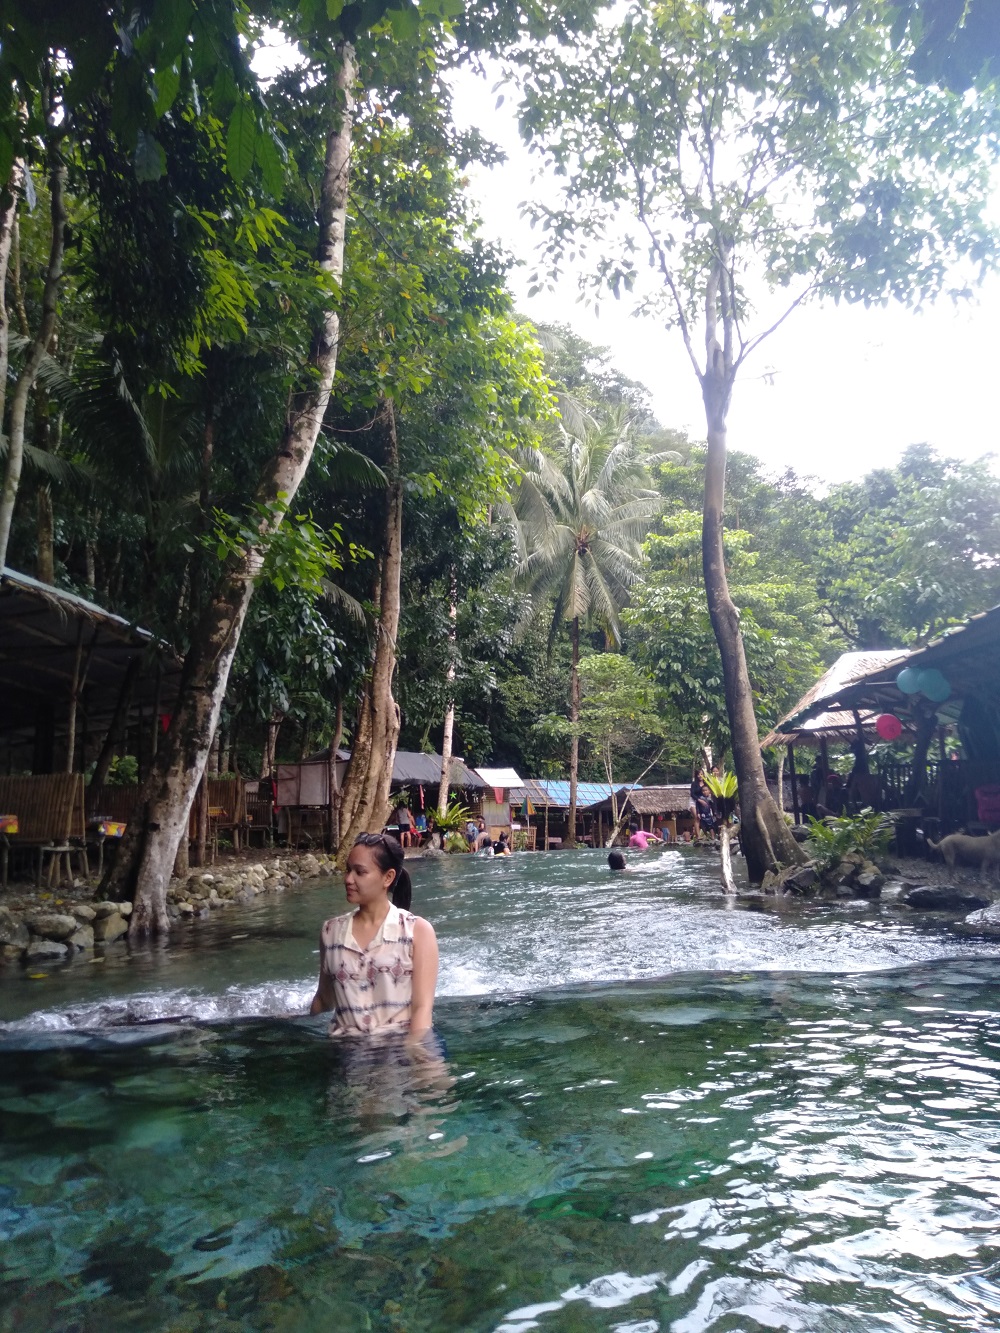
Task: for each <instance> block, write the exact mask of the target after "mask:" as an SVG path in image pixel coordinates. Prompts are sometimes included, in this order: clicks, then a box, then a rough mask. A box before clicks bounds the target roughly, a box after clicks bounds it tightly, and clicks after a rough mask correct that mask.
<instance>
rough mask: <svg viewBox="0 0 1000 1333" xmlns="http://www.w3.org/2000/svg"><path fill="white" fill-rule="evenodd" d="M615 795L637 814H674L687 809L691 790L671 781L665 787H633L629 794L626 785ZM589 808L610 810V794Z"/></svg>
mask: <svg viewBox="0 0 1000 1333" xmlns="http://www.w3.org/2000/svg"><path fill="white" fill-rule="evenodd" d="M617 796H618V800H619V803H620V802H621V801H622V800H624V801H625V802H626V803H627V805H628V806H629V808H630V809H632V810H634V811H635V813H636V814H637V815H676V814H682V813H683V812H684V811H685V810H687V808H688V801H689V800H690V799H691V791H690V788H689V787H687V786H684V785H682V784H680V783H672V784H671V785H670V786H666V787H634V788H633V789H632V792H631V794H629V791H628V788H627V787H626V788H624V789H622V790H621V791H619V792H618V793H617ZM591 808H592V809H593V810H594V811H595V812H596V811H597V810H602V811H608V810H610V809H611V798H610V796H609V797H608V798H606V799H605V800H603V801H601V802H599V803H598V804H597V805H595V806H592V807H591Z"/></svg>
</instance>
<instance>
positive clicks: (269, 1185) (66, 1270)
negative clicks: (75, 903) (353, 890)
mask: <svg viewBox="0 0 1000 1333" xmlns="http://www.w3.org/2000/svg"><path fill="white" fill-rule="evenodd" d="M539 863H540V864H539ZM546 863H547V864H546ZM645 864H646V865H647V866H648V867H649V869H648V870H647V871H644V873H643V874H641V875H636V876H633V877H630V880H629V881H628V882H627V883H626V882H625V881H621V880H615V881H610V882H609V876H608V875H607V872H606V871H605V872H604V873H603V877H601V875H600V873H599V866H598V864H597V862H596V860H595V858H594V857H593V856H591V858H590V860H589V861H588V860H587V855H586V854H585V853H579V854H575V855H573V854H569V853H567V854H564V855H563V856H559V857H555V856H553V857H537V858H534V860H533V859H532V858H528V857H521V858H513V859H512V861H510V862H508V863H506V864H505V865H503V866H502V867H498V868H497V869H498V870H499V873H498V874H493V873H492V872H493V869H494V867H493V866H490V865H486V866H484V865H482V863H480V864H479V865H470V864H468V863H463V864H462V865H461V866H459V867H456V866H454V865H452V864H451V863H448V864H447V865H445V866H442V867H439V866H433V867H432V866H422V867H420V868H419V871H420V873H419V879H418V893H419V894H420V898H421V907H423V908H425V909H426V911H427V913H428V915H430V916H431V917H432V918H433V919H434V920H435V921H436V923H438V924H439V926H440V934H441V936H442V944H443V948H442V953H443V957H444V959H445V963H444V968H443V977H444V981H445V987H446V989H448V990H450V992H451V993H450V994H449V995H447V996H446V997H445V998H444V999H443V1000H442V1001H441V1003H440V1005H439V1010H438V1028H439V1031H440V1034H441V1036H442V1038H443V1040H444V1042H445V1044H446V1057H445V1058H444V1059H442V1060H438V1061H429V1062H423V1061H422V1062H420V1063H418V1064H416V1065H414V1064H413V1063H412V1062H411V1061H410V1060H409V1059H408V1058H407V1056H406V1055H405V1053H404V1052H403V1051H402V1050H401V1049H399V1048H397V1047H395V1046H393V1045H383V1046H378V1047H376V1048H373V1049H371V1050H370V1051H369V1052H368V1058H366V1057H365V1055H364V1054H363V1053H362V1051H361V1049H360V1048H358V1047H347V1048H345V1047H343V1046H339V1045H335V1044H332V1043H330V1042H329V1041H328V1040H327V1039H326V1037H325V1024H324V1023H323V1021H322V1020H310V1019H303V1018H291V1019H289V1018H280V1017H277V1016H274V1015H275V1014H276V1013H277V1012H279V1011H280V1009H281V1008H282V1006H284V1007H286V1008H287V1007H288V1005H289V1002H290V1001H291V1000H292V999H294V998H295V997H296V996H305V995H307V993H308V990H309V981H308V973H309V972H310V971H311V968H312V955H311V949H312V948H313V947H315V945H314V941H315V933H316V931H315V927H316V923H317V920H318V916H321V915H322V914H323V908H322V907H321V902H320V900H321V899H322V900H323V901H324V902H325V903H327V904H330V903H331V902H332V907H331V906H327V907H326V909H325V910H334V909H335V908H336V907H338V906H339V901H337V900H336V895H334V894H333V893H332V892H331V889H330V886H321V887H319V888H318V889H317V890H316V891H309V892H308V893H302V894H299V895H296V896H295V897H294V898H293V897H291V896H289V897H288V898H287V899H286V900H285V901H284V902H281V903H272V904H269V905H266V906H258V907H255V908H254V911H255V912H258V911H260V912H266V913H272V914H273V917H272V918H271V919H270V920H271V925H270V932H271V933H270V934H269V935H268V936H266V937H265V938H263V939H258V940H256V941H254V940H252V939H248V940H232V939H231V938H229V937H230V936H231V935H233V934H240V933H242V931H241V930H240V927H239V926H238V925H237V926H235V927H234V925H233V921H235V920H236V918H235V917H234V918H233V919H232V920H230V921H226V922H224V923H220V922H217V921H216V922H211V923H206V926H207V927H208V928H207V929H206V930H205V931H204V932H203V933H204V934H205V935H206V936H207V935H209V934H211V933H214V934H215V936H216V938H217V943H218V944H221V942H222V940H223V938H225V939H226V941H227V942H226V947H225V948H221V947H220V948H217V949H215V950H214V951H213V952H212V953H211V954H209V953H208V952H206V951H205V950H204V949H201V950H199V949H197V948H194V947H190V942H189V944H188V945H187V946H186V947H183V948H182V947H178V948H175V949H174V950H172V951H169V952H167V953H162V952H161V953H160V954H158V955H149V956H145V957H143V958H133V960H132V961H131V962H124V961H122V962H120V963H111V964H105V965H104V968H105V969H106V970H105V971H104V972H103V975H102V976H101V977H100V978H99V979H98V980H95V979H94V973H100V972H102V969H100V968H90V967H88V968H86V969H83V968H80V967H74V968H70V969H67V970H66V971H65V972H64V973H62V974H58V975H57V974H52V975H49V976H47V977H46V979H44V980H40V981H36V982H34V983H29V982H28V981H27V980H23V981H19V982H18V983H17V984H15V985H7V984H5V985H4V986H3V987H2V988H0V1003H2V1004H3V1006H4V1009H3V1012H4V1013H5V1014H6V1016H7V1018H8V1019H9V1020H10V1021H9V1022H8V1024H7V1027H6V1030H5V1031H3V1032H2V1033H0V1309H2V1311H3V1313H2V1314H0V1328H4V1329H7V1328H10V1329H14V1328H16V1329H18V1330H21V1329H39V1330H42V1329H44V1330H50V1329H65V1330H70V1329H79V1330H91V1329H94V1330H97V1329H101V1330H106V1329H108V1328H128V1329H164V1330H166V1329H170V1330H178V1331H180V1330H197V1329H234V1330H235V1329H244V1328H250V1329H258V1328H259V1329H276V1330H277V1329H281V1330H284V1329H287V1330H309V1329H314V1328H315V1329H323V1330H336V1331H337V1333H339V1331H340V1330H354V1329H358V1330H361V1329H371V1330H386V1331H387V1333H402V1331H403V1330H409V1331H411V1333H416V1331H417V1330H421V1331H423V1330H427V1331H428V1333H438V1330H441V1331H444V1330H484V1331H485V1330H495V1331H497V1333H528V1330H531V1329H538V1330H541V1333H568V1331H569V1330H588V1331H589V1330H615V1333H666V1331H667V1330H671V1333H695V1331H696V1330H702V1329H713V1330H716V1329H718V1330H745V1331H747V1333H750V1331H755V1330H760V1329H789V1330H803V1333H813V1331H814V1330H815V1331H817V1333H819V1331H824V1333H825V1331H826V1330H831V1331H833V1330H836V1331H837V1333H840V1331H841V1330H858V1333H862V1331H863V1333H868V1331H869V1330H911V1329H913V1330H924V1329H949V1330H950V1329H969V1330H981V1329H991V1328H996V1327H1000V1282H998V1280H997V1279H998V1264H1000V1172H998V1163H1000V1109H998V1102H997V1098H998V1090H1000V1003H998V1000H1000V992H998V987H997V982H996V973H997V967H996V957H997V951H996V950H995V949H994V950H992V951H991V950H990V948H989V947H988V946H979V954H980V955H981V956H976V951H975V949H973V948H972V947H970V946H968V945H965V944H962V943H961V942H960V941H958V940H957V939H956V938H954V937H952V936H951V935H950V934H949V932H948V927H947V923H945V922H933V921H930V920H927V919H924V920H916V919H914V918H913V917H912V916H905V915H904V914H903V911H902V910H901V909H894V908H892V907H889V906H885V907H881V908H871V907H864V908H863V909H854V908H836V909H832V910H827V911H826V914H825V915H824V912H823V909H815V910H814V911H810V912H807V913H806V914H805V915H804V916H794V917H793V916H790V915H787V914H779V915H772V914H770V913H760V912H751V911H746V910H743V909H739V908H738V909H735V910H733V909H728V910H727V909H726V908H725V907H724V905H722V904H721V903H720V902H719V901H718V900H717V899H716V898H715V896H714V889H713V884H712V878H711V874H712V867H711V866H710V864H708V863H705V862H700V861H697V860H696V859H695V858H693V857H692V858H688V859H687V860H685V861H683V862H682V861H680V860H679V859H678V860H677V861H661V860H660V859H659V858H650V860H649V861H647V862H646V863H645ZM519 866H521V867H523V868H522V869H520V870H519V869H518V867H519ZM546 881H548V883H547V884H546ZM307 908H311V910H312V912H313V916H312V917H311V918H310V919H308V920H307V917H306V909H307ZM317 908H320V910H319V912H318V915H317V913H316V909H317ZM242 920H243V921H245V918H242ZM259 924H261V925H264V924H266V921H265V918H263V917H262V918H261V920H260V923H259ZM643 941H645V948H644V950H642V951H640V948H639V946H640V944H641V943H642V942H643ZM755 949H757V950H759V951H760V952H761V953H762V954H763V959H764V962H765V963H767V962H769V961H770V960H773V959H775V958H777V959H779V960H780V970H768V971H751V970H749V968H748V962H749V955H751V954H752V953H753V951H754V950H755ZM657 951H659V955H660V956H662V957H663V958H665V959H666V960H667V965H666V967H664V966H662V965H661V966H659V967H658V966H657V962H658V952H657ZM303 954H306V955H308V957H307V958H306V959H305V960H304V961H303ZM960 955H961V956H960ZM588 958H589V960H590V962H589V966H590V973H589V977H587V976H586V973H585V971H583V969H585V968H586V966H587V959H588ZM727 959H729V960H731V961H729V962H728V963H727V961H726V960H727ZM699 960H701V963H700V965H699ZM736 960H739V961H738V962H737V961H736ZM892 964H896V966H891V965H892ZM899 964H902V965H899ZM616 967H620V968H621V971H620V972H618V973H616V972H615V971H614V970H613V969H614V968H616ZM887 967H891V970H874V969H876V968H882V969H885V968H887ZM859 969H865V970H859ZM668 970H669V971H671V973H672V974H671V975H669V976H666V977H661V978H659V979H655V978H653V977H652V976H651V974H652V973H655V972H657V971H660V972H664V971H668ZM581 973H582V975H581ZM643 974H645V975H643ZM526 978H527V982H528V988H529V989H530V990H533V992H534V993H531V994H526V993H524V990H523V989H521V988H522V986H523V985H524V983H525V979H526ZM584 978H586V979H584ZM546 981H556V982H560V983H563V982H566V981H571V982H572V983H573V984H571V985H569V986H566V985H562V986H561V988H559V989H554V990H547V991H546V990H542V989H539V987H541V986H542V985H544V984H546ZM463 984H464V986H465V993H464V994H462V993H461V992H462V986H463ZM32 987H34V989H32ZM51 987H57V988H59V989H58V991H52V990H50V989H49V988H51ZM102 987H103V990H102V989H101V988H102ZM473 989H475V990H476V991H478V992H479V993H475V994H470V993H469V992H470V991H472V990H473ZM487 991H488V992H489V993H487ZM26 996H34V997H35V1009H34V1010H33V1011H31V1010H30V1008H29V1007H28V1006H27V1001H26V998H25V997H26ZM102 996H103V998H102ZM252 1001H256V1002H259V1003H260V1004H261V1006H262V1007H263V1008H268V1007H269V1008H270V1009H271V1012H272V1016H268V1017H263V1018H250V1017H246V1016H235V1017H223V1016H222V1015H223V1014H224V1013H226V1012H228V1013H232V1014H236V1015H239V1013H240V1010H241V1006H244V1007H245V1006H246V1005H248V1004H250V1003H251V1002H252ZM171 1011H172V1012H174V1013H187V1014H189V1015H191V1016H190V1017H187V1018H184V1019H183V1020H182V1021H176V1020H175V1021H165V1020H163V1019H162V1018H161V1019H160V1021H156V1022H147V1023H141V1024H135V1023H128V1022H127V1021H126V1020H128V1019H129V1017H130V1016H132V1017H134V1016H135V1015H136V1014H143V1013H144V1014H146V1015H147V1016H156V1015H158V1014H161V1015H162V1014H166V1013H168V1012H171ZM198 1015H201V1016H200V1017H199V1016H198ZM207 1017H211V1018H212V1021H206V1018H207ZM85 1022H86V1023H87V1024H88V1026H84V1024H85ZM98 1023H101V1024H103V1025H102V1026H95V1025H96V1024H98Z"/></svg>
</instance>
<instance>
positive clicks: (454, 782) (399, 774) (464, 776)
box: [302, 750, 487, 791]
mask: <svg viewBox="0 0 1000 1333" xmlns="http://www.w3.org/2000/svg"><path fill="white" fill-rule="evenodd" d="M328 755H329V751H327V750H320V751H319V753H318V754H314V755H310V756H309V758H308V759H304V760H303V761H302V762H303V763H306V764H323V763H327V762H328ZM350 757H351V752H350V750H338V751H337V758H338V759H342V760H346V759H350ZM448 771H449V774H450V777H449V782H450V784H451V786H453V787H471V788H473V789H475V790H476V791H485V790H486V786H487V784H486V783H485V782H484V781H483V779H482V778H481V777H480V776H479V774H478V773H476V772H474V771H473V770H472V769H471V768H468V767H467V766H466V765H465V764H463V763H462V761H461V759H453V760H452V761H451V768H450V769H449V770H448ZM392 780H393V782H397V783H408V782H416V783H418V784H419V785H420V786H425V787H426V786H430V787H433V786H436V785H437V783H439V782H440V781H441V756H440V755H439V754H424V753H423V752H422V751H420V750H397V751H396V758H395V759H394V760H393V765H392Z"/></svg>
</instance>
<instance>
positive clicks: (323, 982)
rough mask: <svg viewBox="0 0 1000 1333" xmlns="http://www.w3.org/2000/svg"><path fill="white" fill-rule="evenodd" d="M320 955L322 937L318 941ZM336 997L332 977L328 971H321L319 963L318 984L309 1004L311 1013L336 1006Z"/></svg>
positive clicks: (319, 1012) (321, 966)
mask: <svg viewBox="0 0 1000 1333" xmlns="http://www.w3.org/2000/svg"><path fill="white" fill-rule="evenodd" d="M319 948H320V957H322V953H323V938H322V936H320V941H319ZM336 1003H337V1000H336V997H335V996H334V993H333V977H331V976H330V974H329V972H324V971H323V964H322V963H320V965H319V984H318V985H317V987H316V994H315V995H314V996H313V1000H312V1004H311V1005H310V1006H309V1012H310V1013H311V1014H326V1013H329V1012H330V1010H331V1009H333V1008H335V1007H336Z"/></svg>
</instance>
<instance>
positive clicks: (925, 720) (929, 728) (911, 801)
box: [903, 703, 937, 806]
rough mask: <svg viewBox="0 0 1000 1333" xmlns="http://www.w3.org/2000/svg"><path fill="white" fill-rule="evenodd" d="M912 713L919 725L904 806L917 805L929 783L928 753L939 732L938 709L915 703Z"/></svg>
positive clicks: (904, 795) (904, 794) (917, 726)
mask: <svg viewBox="0 0 1000 1333" xmlns="http://www.w3.org/2000/svg"><path fill="white" fill-rule="evenodd" d="M911 712H912V713H913V717H914V720H915V721H916V724H917V725H916V735H915V736H914V738H913V764H912V766H911V768H910V777H909V780H908V781H907V784H906V789H905V791H904V792H903V805H904V806H914V805H916V803H917V799H918V797H919V796H921V794H923V789H924V786H925V785H926V782H927V752H928V751H929V750H930V748H931V741H932V740H933V739H934V733H935V731H936V730H937V709H936V708H934V707H933V705H924V704H921V703H913V704H912V705H911Z"/></svg>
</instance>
